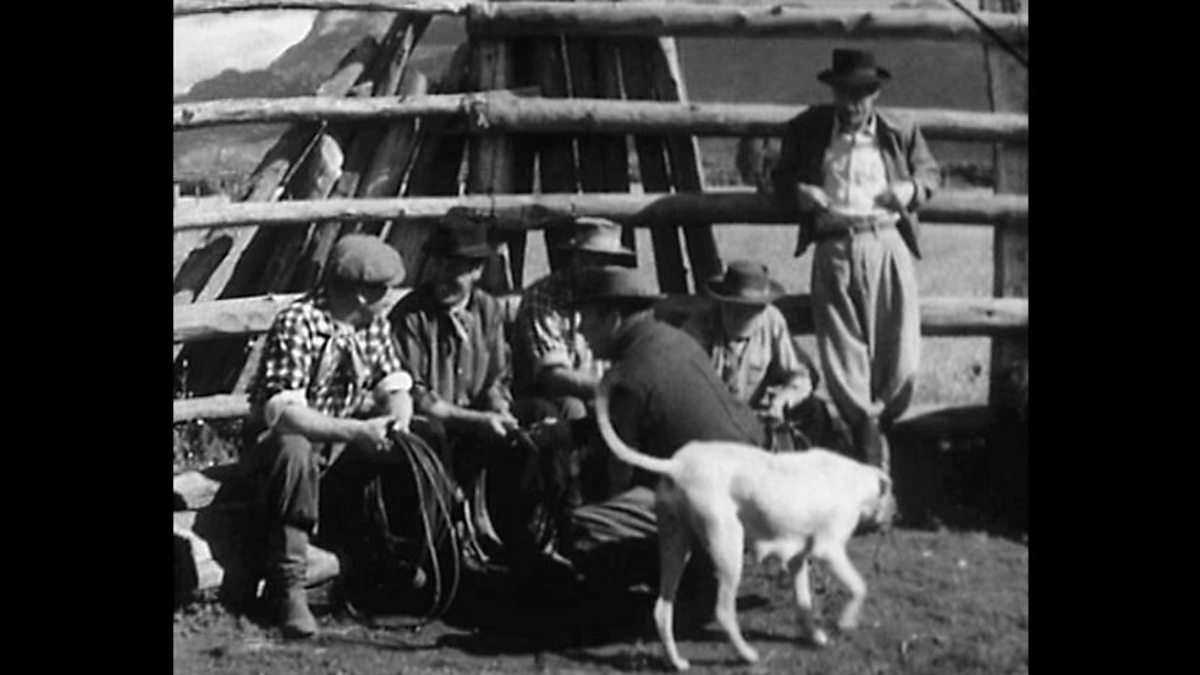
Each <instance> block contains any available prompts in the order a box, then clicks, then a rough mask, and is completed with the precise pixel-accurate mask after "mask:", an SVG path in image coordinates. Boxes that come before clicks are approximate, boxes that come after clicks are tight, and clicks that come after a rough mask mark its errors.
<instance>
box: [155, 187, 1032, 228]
mask: <svg viewBox="0 0 1200 675" xmlns="http://www.w3.org/2000/svg"><path fill="white" fill-rule="evenodd" d="M454 206H462V207H465V208H467V209H471V210H474V211H478V212H480V213H485V214H490V213H495V214H497V215H503V216H504V217H505V218H506V219H508V220H510V221H521V220H523V221H526V222H525V224H524V226H523V227H524V229H542V228H543V227H548V226H550V225H549V224H550V223H553V222H555V221H557V220H561V219H562V218H563V217H564V216H571V215H578V216H599V217H602V218H611V219H613V220H617V221H620V222H625V223H628V224H631V225H635V226H638V227H648V226H650V225H653V224H656V223H666V222H685V223H713V224H719V223H729V224H745V225H753V224H768V223H773V224H792V225H794V224H795V221H794V218H793V217H792V215H791V214H789V213H787V212H786V211H784V210H783V209H780V208H779V207H778V206H776V205H775V204H774V202H773V201H772V200H771V199H770V197H769V196H766V195H759V194H757V193H755V192H754V191H753V190H746V189H744V188H737V189H729V190H710V191H708V192H705V193H698V194H692V193H687V194H662V193H648V194H628V193H600V194H538V195H462V196H460V197H405V198H397V199H327V200H321V201H294V202H279V203H275V204H254V203H238V204H225V205H218V206H213V207H210V208H205V209H202V210H201V209H190V210H188V211H186V212H181V211H176V212H175V213H174V223H173V228H174V229H175V230H192V229H197V228H206V227H214V226H220V227H229V228H232V227H246V226H257V227H287V226H295V225H297V224H307V223H308V222H310V221H312V220H337V221H341V222H346V221H353V220H363V219H393V218H400V217H404V218H440V217H441V216H443V215H445V213H446V212H447V211H448V210H450V209H451V208H452V207H454ZM1028 217H1029V198H1028V197H1027V196H1026V195H1017V194H1003V195H991V194H980V193H978V192H975V191H946V192H939V193H937V194H935V195H934V197H933V199H931V200H930V201H929V202H928V203H927V204H926V205H925V206H924V207H923V208H922V210H921V218H922V221H923V222H928V223H951V224H957V225H989V226H992V227H1015V226H1018V225H1019V224H1021V223H1023V222H1025V221H1026V220H1027V219H1028Z"/></svg>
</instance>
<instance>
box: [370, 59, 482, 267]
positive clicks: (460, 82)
mask: <svg viewBox="0 0 1200 675" xmlns="http://www.w3.org/2000/svg"><path fill="white" fill-rule="evenodd" d="M469 77H470V46H469V45H467V44H462V45H459V47H458V48H457V49H456V50H455V52H454V55H453V57H452V58H451V59H450V63H449V65H448V66H447V67H446V72H445V73H444V74H443V76H442V80H441V82H440V83H439V85H438V90H439V91H440V92H443V93H448V92H459V91H462V90H463V89H466V88H467V87H468V86H469ZM450 124H451V121H450V120H449V119H446V118H426V119H423V120H422V123H421V134H420V136H421V138H420V144H419V148H418V150H417V153H416V157H415V158H414V159H413V165H412V168H411V169H410V170H409V179H408V184H407V185H406V186H405V194H406V195H409V196H412V195H447V196H448V195H457V194H458V192H459V190H458V175H459V169H460V167H461V165H462V161H463V149H464V148H465V147H466V138H465V137H464V136H462V135H461V134H451V133H448V132H449V128H448V127H449V125H450ZM438 215H439V217H440V215H441V214H438ZM434 226H435V220H434V218H429V217H426V218H407V217H405V218H399V219H396V220H394V221H393V224H392V227H391V229H390V230H389V231H388V233H387V237H386V241H387V242H388V243H389V244H391V245H392V246H394V247H395V248H396V250H397V251H399V252H400V255H401V257H402V258H403V259H404V266H405V269H406V270H407V278H406V279H405V284H406V285H409V286H412V285H415V284H416V283H418V281H419V280H420V278H421V273H422V269H423V268H424V260H425V256H424V253H423V252H422V251H421V247H422V246H423V245H424V244H425V241H426V239H428V238H429V233H430V232H431V231H432V230H433V228H434Z"/></svg>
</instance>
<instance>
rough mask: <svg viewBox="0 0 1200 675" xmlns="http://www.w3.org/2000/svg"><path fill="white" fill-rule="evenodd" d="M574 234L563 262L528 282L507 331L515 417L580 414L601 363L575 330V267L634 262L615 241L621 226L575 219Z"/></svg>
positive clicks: (632, 255) (618, 239)
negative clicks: (510, 340) (510, 339)
mask: <svg viewBox="0 0 1200 675" xmlns="http://www.w3.org/2000/svg"><path fill="white" fill-rule="evenodd" d="M574 228H575V232H574V236H573V237H572V239H571V240H570V241H568V242H567V243H566V244H564V245H563V246H562V247H561V250H563V251H564V252H565V253H567V254H568V255H567V257H566V264H565V265H564V266H563V267H562V269H559V270H557V271H555V272H553V273H551V274H549V275H547V276H545V277H542V278H541V279H539V280H538V281H535V282H534V283H532V284H530V285H529V287H528V288H526V289H525V292H524V294H523V295H522V297H521V306H520V309H518V310H517V317H516V322H515V327H514V335H513V393H514V394H515V395H516V396H518V397H519V400H518V405H517V406H516V408H517V410H518V411H517V416H518V417H519V418H521V419H522V420H524V419H527V418H533V417H558V418H560V419H580V418H583V417H585V416H586V414H587V410H586V403H587V402H590V401H591V400H592V393H593V391H594V390H595V386H596V383H597V382H599V380H600V376H601V375H603V364H602V363H600V362H597V361H596V359H595V358H594V357H593V356H592V350H591V349H590V348H589V347H588V344H587V340H585V339H584V337H583V334H582V333H580V332H579V312H578V311H576V310H575V309H574V308H573V307H572V306H571V302H572V301H573V300H574V296H575V286H576V278H577V277H578V276H579V270H582V269H587V268H594V267H602V266H604V265H621V266H623V267H636V266H637V255H636V254H635V253H634V252H633V251H631V250H629V249H628V248H626V247H625V246H623V245H622V244H621V228H620V226H619V225H617V224H616V223H614V222H612V221H611V220H606V219H604V218H589V217H583V218H577V219H576V220H575V222H574Z"/></svg>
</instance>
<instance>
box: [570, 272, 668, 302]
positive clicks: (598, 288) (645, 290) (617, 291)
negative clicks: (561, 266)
mask: <svg viewBox="0 0 1200 675" xmlns="http://www.w3.org/2000/svg"><path fill="white" fill-rule="evenodd" d="M665 297H666V296H665V295H662V294H661V293H655V292H654V291H653V290H651V289H650V286H649V285H647V284H646V282H644V281H642V279H641V278H640V277H639V276H638V273H637V272H636V271H634V270H631V269H629V268H628V267H620V266H617V265H606V266H604V267H591V268H584V269H581V270H579V276H578V277H577V278H576V285H575V301H574V302H573V303H572V304H573V305H574V306H575V307H577V308H578V307H582V306H584V305H615V304H621V305H627V306H628V305H633V306H639V307H641V306H645V307H650V306H651V305H653V304H654V303H656V302H658V301H659V300H662V299H663V298H665Z"/></svg>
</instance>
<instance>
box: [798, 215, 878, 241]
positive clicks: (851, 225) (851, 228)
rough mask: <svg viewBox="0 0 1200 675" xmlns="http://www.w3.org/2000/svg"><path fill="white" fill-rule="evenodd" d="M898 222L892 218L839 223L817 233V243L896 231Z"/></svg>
mask: <svg viewBox="0 0 1200 675" xmlns="http://www.w3.org/2000/svg"><path fill="white" fill-rule="evenodd" d="M897 222H898V220H896V219H890V218H887V219H885V218H864V219H861V220H858V219H856V220H849V221H847V222H845V223H844V224H842V223H839V224H838V225H835V226H834V227H831V228H828V229H823V230H819V231H817V234H816V239H817V241H826V240H829V239H842V238H845V237H852V236H854V235H856V234H862V233H863V232H876V233H877V232H882V231H884V230H890V229H894V228H895V227H896V223H897Z"/></svg>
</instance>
